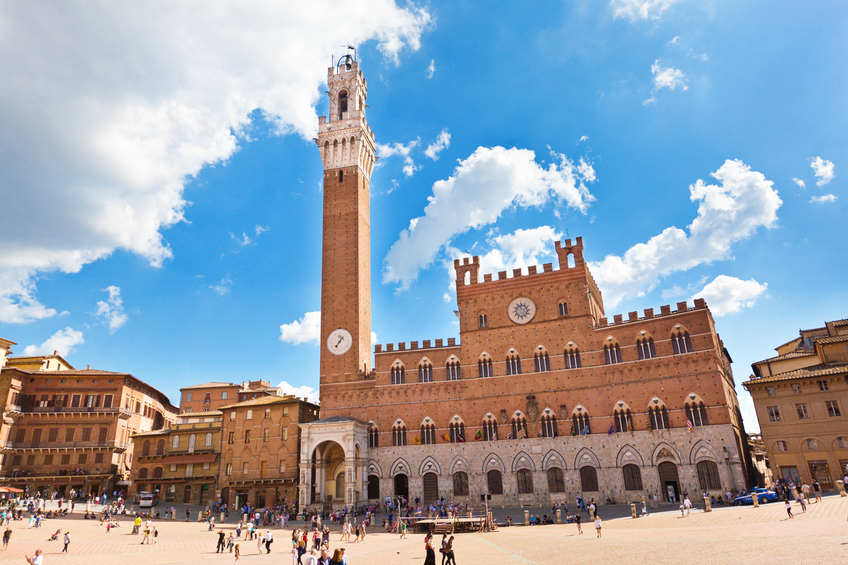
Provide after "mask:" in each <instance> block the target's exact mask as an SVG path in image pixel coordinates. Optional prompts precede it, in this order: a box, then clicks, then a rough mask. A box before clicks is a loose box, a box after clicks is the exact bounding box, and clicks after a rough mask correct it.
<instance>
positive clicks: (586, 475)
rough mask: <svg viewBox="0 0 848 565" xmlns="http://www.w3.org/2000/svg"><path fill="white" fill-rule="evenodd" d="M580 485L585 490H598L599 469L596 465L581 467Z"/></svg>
mask: <svg viewBox="0 0 848 565" xmlns="http://www.w3.org/2000/svg"><path fill="white" fill-rule="evenodd" d="M580 486H581V487H582V488H583V492H598V470H597V469H595V468H594V467H580Z"/></svg>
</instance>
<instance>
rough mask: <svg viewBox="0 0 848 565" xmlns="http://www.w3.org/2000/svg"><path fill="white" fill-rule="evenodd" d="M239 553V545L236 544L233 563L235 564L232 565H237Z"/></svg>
mask: <svg viewBox="0 0 848 565" xmlns="http://www.w3.org/2000/svg"><path fill="white" fill-rule="evenodd" d="M240 553H241V552H240V551H239V544H236V561H235V564H234V565H238V559H239V554H240Z"/></svg>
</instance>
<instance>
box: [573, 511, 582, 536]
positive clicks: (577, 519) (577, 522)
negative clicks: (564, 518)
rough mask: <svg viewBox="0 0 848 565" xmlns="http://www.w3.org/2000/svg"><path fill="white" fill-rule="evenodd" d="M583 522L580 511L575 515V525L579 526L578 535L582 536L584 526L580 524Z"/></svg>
mask: <svg viewBox="0 0 848 565" xmlns="http://www.w3.org/2000/svg"><path fill="white" fill-rule="evenodd" d="M582 521H583V517H582V516H581V515H580V511H578V512H577V513H576V514H575V515H574V523H575V524H577V533H578V534H581V535H582V534H583V526H581V525H580V522H582Z"/></svg>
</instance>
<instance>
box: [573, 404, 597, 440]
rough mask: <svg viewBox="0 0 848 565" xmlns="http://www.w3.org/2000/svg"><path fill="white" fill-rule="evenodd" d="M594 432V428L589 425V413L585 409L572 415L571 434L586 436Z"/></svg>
mask: <svg viewBox="0 0 848 565" xmlns="http://www.w3.org/2000/svg"><path fill="white" fill-rule="evenodd" d="M591 433H592V428H591V426H590V425H589V413H588V412H586V411H585V410H579V411H577V413H575V414H573V415H572V416H571V435H581V436H585V435H587V434H591Z"/></svg>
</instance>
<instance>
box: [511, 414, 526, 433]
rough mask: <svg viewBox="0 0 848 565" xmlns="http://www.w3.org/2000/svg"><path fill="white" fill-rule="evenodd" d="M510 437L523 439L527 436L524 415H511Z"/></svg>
mask: <svg viewBox="0 0 848 565" xmlns="http://www.w3.org/2000/svg"><path fill="white" fill-rule="evenodd" d="M510 435H511V436H512V438H511V439H525V438H526V437H527V418H525V417H524V416H518V415H516V416H513V417H512V431H511V432H510Z"/></svg>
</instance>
